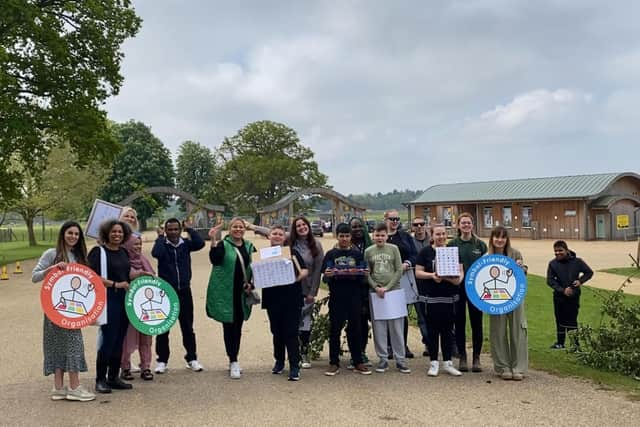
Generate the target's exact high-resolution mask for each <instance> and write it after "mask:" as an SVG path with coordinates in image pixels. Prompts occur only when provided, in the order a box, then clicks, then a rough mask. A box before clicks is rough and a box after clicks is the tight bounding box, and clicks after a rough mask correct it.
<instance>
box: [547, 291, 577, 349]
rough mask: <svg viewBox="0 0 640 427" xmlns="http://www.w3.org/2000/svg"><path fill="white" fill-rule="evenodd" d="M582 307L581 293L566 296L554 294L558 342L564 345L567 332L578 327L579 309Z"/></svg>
mask: <svg viewBox="0 0 640 427" xmlns="http://www.w3.org/2000/svg"><path fill="white" fill-rule="evenodd" d="M579 309H580V295H576V296H574V297H571V298H569V297H566V296H564V295H557V294H555V293H554V295H553V312H554V314H555V317H556V334H557V340H558V341H557V342H558V344H562V345H564V343H565V340H566V338H567V332H569V331H574V330H576V329H578V311H579Z"/></svg>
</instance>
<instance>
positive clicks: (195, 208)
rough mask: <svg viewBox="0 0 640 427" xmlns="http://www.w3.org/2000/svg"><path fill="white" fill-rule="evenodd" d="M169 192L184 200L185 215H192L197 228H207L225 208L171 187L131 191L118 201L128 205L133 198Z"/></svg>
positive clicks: (121, 204) (122, 204)
mask: <svg viewBox="0 0 640 427" xmlns="http://www.w3.org/2000/svg"><path fill="white" fill-rule="evenodd" d="M158 193H159V194H169V195H173V196H178V197H180V198H181V199H182V200H184V201H185V202H186V208H187V216H193V217H194V218H193V222H194V225H195V226H196V227H198V228H208V227H210V226H211V225H212V222H215V217H216V216H217V215H218V214H222V213H223V212H224V210H225V207H224V206H223V205H213V204H210V203H205V202H202V201H200V200H198V199H196V197H195V196H194V195H193V194H191V193H187V192H186V191H182V190H178V189H177V188H173V187H148V188H145V189H144V190H139V191H136V192H134V193H131V194H130V195H129V196H127V197H126V198H125V199H123V200H121V201H120V202H118V204H119V205H120V206H129V205H131V203H133V201H134V200H136V199H139V198H140V197H143V196H145V195H147V194H158Z"/></svg>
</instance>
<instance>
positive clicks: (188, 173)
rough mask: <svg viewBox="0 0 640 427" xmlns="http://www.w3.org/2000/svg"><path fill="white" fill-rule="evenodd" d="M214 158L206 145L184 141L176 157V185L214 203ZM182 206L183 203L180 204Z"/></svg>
mask: <svg viewBox="0 0 640 427" xmlns="http://www.w3.org/2000/svg"><path fill="white" fill-rule="evenodd" d="M215 173H216V158H215V156H214V155H213V153H212V152H211V150H210V149H209V148H208V147H205V146H204V145H201V144H198V143H197V142H193V141H185V142H183V143H182V144H181V145H180V148H179V149H178V158H177V159H176V187H177V188H178V189H179V190H182V191H186V192H188V193H191V194H193V195H194V196H195V197H196V198H197V199H199V200H202V201H205V202H208V203H216V202H218V200H217V194H216V191H215V183H214V179H215ZM182 207H183V208H184V205H183V206H182Z"/></svg>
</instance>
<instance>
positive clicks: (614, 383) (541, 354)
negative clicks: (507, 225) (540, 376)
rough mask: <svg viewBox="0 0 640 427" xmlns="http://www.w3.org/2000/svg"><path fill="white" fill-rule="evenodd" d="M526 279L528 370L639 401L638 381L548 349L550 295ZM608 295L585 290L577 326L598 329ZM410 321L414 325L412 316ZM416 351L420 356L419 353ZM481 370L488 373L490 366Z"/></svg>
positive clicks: (541, 282)
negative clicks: (581, 381)
mask: <svg viewBox="0 0 640 427" xmlns="http://www.w3.org/2000/svg"><path fill="white" fill-rule="evenodd" d="M528 279H529V282H528V286H529V287H528V291H527V298H526V300H525V304H526V313H527V323H528V329H529V367H530V368H532V369H538V370H541V371H546V372H549V373H552V374H555V375H560V376H573V377H581V378H586V379H590V380H592V381H594V382H595V383H596V384H600V385H601V387H602V388H606V389H617V390H623V391H627V392H630V398H631V399H633V400H640V381H637V380H634V379H633V378H630V377H626V376H623V375H621V374H618V373H615V372H607V371H601V370H598V369H594V368H590V367H588V366H585V365H582V364H580V363H578V361H577V360H576V358H575V356H574V355H573V354H571V353H569V352H567V351H564V350H551V349H550V348H549V347H550V346H551V344H553V343H555V341H556V327H555V320H554V317H553V301H552V291H551V288H549V286H547V284H546V279H545V278H544V277H541V276H536V275H533V274H530V275H529V276H528ZM610 292H611V291H605V290H601V289H594V288H590V287H588V286H585V287H584V288H583V289H582V296H581V297H580V315H579V316H578V323H580V324H591V325H592V326H597V325H599V324H600V318H601V315H600V305H601V302H602V301H603V299H602V298H601V297H600V296H601V295H602V296H606V295H608V294H610ZM626 298H627V300H628V301H629V302H635V301H640V297H638V296H634V295H627V296H626ZM412 313H413V312H412ZM410 317H411V318H412V320H413V324H414V325H415V315H413V316H410ZM483 322H484V323H483V324H484V336H485V342H484V344H483V350H484V351H485V352H487V353H488V352H489V351H490V347H489V345H490V344H489V339H488V337H489V316H487V315H485V316H483ZM470 337H471V331H470V329H469V321H468V320H467V339H468V340H470ZM419 350H420V352H422V349H419ZM414 351H415V350H414ZM484 368H485V369H489V370H492V369H493V366H485V367H484Z"/></svg>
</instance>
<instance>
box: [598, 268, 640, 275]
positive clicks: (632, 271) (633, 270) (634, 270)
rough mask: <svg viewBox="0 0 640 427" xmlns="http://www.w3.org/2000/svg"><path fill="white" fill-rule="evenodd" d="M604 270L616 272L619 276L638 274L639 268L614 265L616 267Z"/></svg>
mask: <svg viewBox="0 0 640 427" xmlns="http://www.w3.org/2000/svg"><path fill="white" fill-rule="evenodd" d="M599 271H604V272H605V273H611V274H618V275H620V276H624V277H629V276H635V277H638V276H640V269H639V268H636V267H616V268H607V269H605V270H599Z"/></svg>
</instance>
